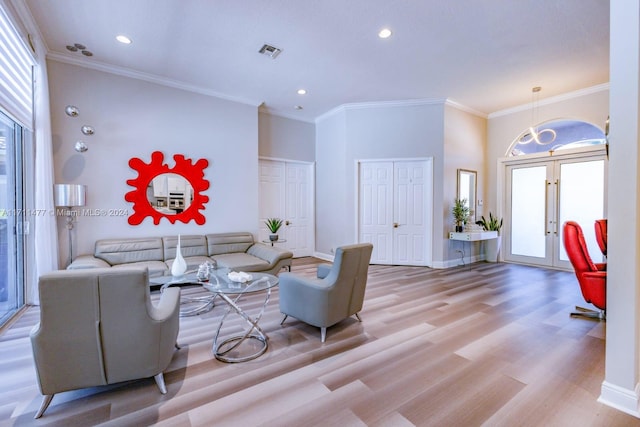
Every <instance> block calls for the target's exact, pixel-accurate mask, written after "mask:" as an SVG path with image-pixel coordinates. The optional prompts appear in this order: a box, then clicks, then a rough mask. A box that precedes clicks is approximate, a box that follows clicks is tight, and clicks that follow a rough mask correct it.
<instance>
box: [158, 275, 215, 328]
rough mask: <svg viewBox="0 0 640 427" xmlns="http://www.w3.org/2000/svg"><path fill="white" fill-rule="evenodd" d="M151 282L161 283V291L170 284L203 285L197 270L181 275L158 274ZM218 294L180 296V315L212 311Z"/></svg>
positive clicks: (193, 314)
mask: <svg viewBox="0 0 640 427" xmlns="http://www.w3.org/2000/svg"><path fill="white" fill-rule="evenodd" d="M149 283H150V284H151V285H160V292H163V291H164V290H165V289H166V288H168V287H169V286H181V285H202V282H200V281H199V280H198V277H197V276H196V272H195V271H193V272H188V273H186V274H184V275H183V276H180V277H174V276H158V277H150V278H149ZM215 299H216V295H215V294H214V295H205V296H194V297H192V296H186V297H181V298H180V317H185V316H195V315H198V314H201V313H206V312H208V311H210V310H211V309H212V308H213V306H214V305H215V304H214V300H215Z"/></svg>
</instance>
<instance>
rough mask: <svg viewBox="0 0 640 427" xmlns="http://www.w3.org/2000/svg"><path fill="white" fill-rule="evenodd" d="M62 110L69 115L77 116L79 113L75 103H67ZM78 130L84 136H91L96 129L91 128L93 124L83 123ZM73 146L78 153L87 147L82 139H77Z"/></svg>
mask: <svg viewBox="0 0 640 427" xmlns="http://www.w3.org/2000/svg"><path fill="white" fill-rule="evenodd" d="M64 112H65V113H66V114H67V116H69V117H78V116H79V115H80V110H78V107H76V106H75V105H67V106H66V107H65V108H64ZM80 131H81V132H82V134H83V135H86V136H91V135H93V134H95V133H96V130H95V129H94V128H93V126H89V125H83V126H82V127H81V128H80ZM73 148H74V150H76V151H77V152H78V153H84V152H85V151H87V150H88V149H89V147H88V146H87V144H85V142H84V141H77V142H76V144H75V146H74V147H73Z"/></svg>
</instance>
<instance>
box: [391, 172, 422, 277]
mask: <svg viewBox="0 0 640 427" xmlns="http://www.w3.org/2000/svg"><path fill="white" fill-rule="evenodd" d="M426 173H427V171H426V165H425V162H421V161H419V162H396V163H395V164H394V184H395V185H394V193H393V199H394V212H395V215H394V216H395V219H394V226H393V264H396V265H425V263H426V250H427V246H426V238H427V220H428V219H429V217H430V214H429V213H428V212H426V211H425V209H426V207H427V201H426V200H425V195H426V191H425V189H426V188H425V187H426V185H427V184H428V182H427V180H426Z"/></svg>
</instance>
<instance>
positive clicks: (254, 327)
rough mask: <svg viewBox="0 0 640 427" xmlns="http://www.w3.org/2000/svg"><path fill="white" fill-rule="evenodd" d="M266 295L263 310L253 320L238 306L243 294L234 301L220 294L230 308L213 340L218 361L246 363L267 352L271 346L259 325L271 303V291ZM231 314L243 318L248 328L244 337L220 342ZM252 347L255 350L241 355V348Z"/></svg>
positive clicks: (240, 336)
mask: <svg viewBox="0 0 640 427" xmlns="http://www.w3.org/2000/svg"><path fill="white" fill-rule="evenodd" d="M266 294H267V295H266V298H265V301H264V304H263V305H262V309H261V310H260V313H259V314H258V315H257V316H256V317H255V318H251V317H250V316H249V315H248V314H247V313H246V312H245V311H244V310H242V309H241V308H240V307H239V306H238V304H237V303H238V300H239V299H240V298H241V297H242V295H243V294H239V295H238V296H237V297H236V298H235V299H233V300H232V299H231V298H229V297H228V296H227V295H225V294H223V293H220V294H219V295H220V298H222V299H223V300H224V301H225V302H226V303H227V304H228V305H229V308H228V309H227V311H226V312H225V314H224V316H222V319H220V324H219V325H218V330H217V331H216V335H215V337H214V338H213V355H214V356H215V358H216V359H218V360H220V361H222V362H227V363H237V362H246V361H248V360H253V359H255V358H256V357H259V356H260V355H262V354H264V352H265V351H267V347H268V346H269V344H268V340H267V335H266V334H265V333H264V331H263V330H262V328H261V327H260V326H259V325H258V322H259V321H260V318H262V315H263V314H264V309H265V307H266V306H267V304H268V303H269V298H270V295H271V289H267V290H266ZM231 313H235V314H237V315H239V316H240V317H242V318H243V319H244V320H245V321H246V322H247V324H248V328H247V330H246V331H245V332H244V335H235V336H232V337H229V338H226V339H225V340H223V341H221V342H218V338H219V336H220V330H221V329H222V325H223V324H224V321H225V319H226V318H227V316H228V315H229V314H231ZM252 345H255V347H256V349H255V350H251V351H249V352H248V353H246V354H242V355H241V354H240V346H243V348H245V349H246V348H247V347H251V346H252Z"/></svg>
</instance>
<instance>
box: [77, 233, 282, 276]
mask: <svg viewBox="0 0 640 427" xmlns="http://www.w3.org/2000/svg"><path fill="white" fill-rule="evenodd" d="M177 244H178V236H166V237H146V238H129V239H126V238H125V239H103V240H98V241H97V242H96V245H95V250H94V253H93V254H91V255H80V256H78V257H77V258H76V259H75V260H73V262H72V263H71V265H69V267H67V269H69V270H80V269H86V268H101V267H112V268H118V267H130V266H142V267H147V268H148V269H149V276H150V277H155V276H163V275H169V274H171V265H172V263H173V260H174V259H175V257H176V246H177ZM180 248H181V251H180V252H181V253H182V257H183V258H184V260H185V261H186V262H187V271H191V270H197V269H198V266H199V265H200V264H202V263H203V262H205V261H211V260H212V259H213V260H215V261H216V263H217V264H218V267H222V268H229V269H231V270H235V271H256V272H258V271H259V272H264V273H270V274H277V273H278V272H279V271H280V270H281V269H282V268H283V267H287V268H288V269H289V270H291V259H292V257H293V254H292V253H291V252H290V251H287V250H283V249H280V248H278V247H275V246H270V245H264V244H262V243H257V242H255V241H254V240H253V235H252V234H251V233H245V232H239V233H218V234H205V235H181V236H180Z"/></svg>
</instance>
